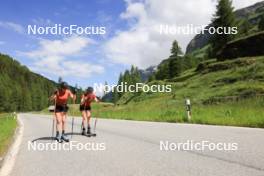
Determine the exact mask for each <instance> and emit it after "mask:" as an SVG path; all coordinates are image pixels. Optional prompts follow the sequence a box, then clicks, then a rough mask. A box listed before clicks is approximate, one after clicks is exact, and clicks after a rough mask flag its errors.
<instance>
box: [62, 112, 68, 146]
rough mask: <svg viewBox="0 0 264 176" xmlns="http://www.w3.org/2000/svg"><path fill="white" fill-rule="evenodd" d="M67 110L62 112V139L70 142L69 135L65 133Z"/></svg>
mask: <svg viewBox="0 0 264 176" xmlns="http://www.w3.org/2000/svg"><path fill="white" fill-rule="evenodd" d="M66 117H67V116H66V112H63V113H62V136H61V139H62V140H64V141H65V142H69V139H68V137H67V136H66V135H65V129H66V123H67V122H66Z"/></svg>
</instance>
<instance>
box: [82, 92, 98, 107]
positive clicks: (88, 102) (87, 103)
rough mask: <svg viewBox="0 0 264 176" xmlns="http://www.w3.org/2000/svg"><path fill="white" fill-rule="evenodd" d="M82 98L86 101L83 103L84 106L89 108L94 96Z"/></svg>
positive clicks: (88, 95) (83, 96) (89, 95)
mask: <svg viewBox="0 0 264 176" xmlns="http://www.w3.org/2000/svg"><path fill="white" fill-rule="evenodd" d="M82 98H86V101H85V102H84V106H91V103H92V101H93V100H95V98H96V96H95V94H87V95H85V94H83V95H82Z"/></svg>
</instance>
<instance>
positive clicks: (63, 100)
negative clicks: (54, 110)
mask: <svg viewBox="0 0 264 176" xmlns="http://www.w3.org/2000/svg"><path fill="white" fill-rule="evenodd" d="M71 94H72V93H71V91H70V90H68V89H67V90H66V91H58V92H57V94H56V97H57V98H56V103H57V105H66V104H67V101H68V99H69V97H70V96H71Z"/></svg>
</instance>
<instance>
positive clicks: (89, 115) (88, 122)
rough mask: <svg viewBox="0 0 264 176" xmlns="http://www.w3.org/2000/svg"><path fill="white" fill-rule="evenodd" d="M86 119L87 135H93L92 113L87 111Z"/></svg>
mask: <svg viewBox="0 0 264 176" xmlns="http://www.w3.org/2000/svg"><path fill="white" fill-rule="evenodd" d="M86 117H87V129H88V130H87V133H91V130H90V129H91V125H90V121H91V111H90V110H88V111H86Z"/></svg>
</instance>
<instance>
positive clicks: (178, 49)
mask: <svg viewBox="0 0 264 176" xmlns="http://www.w3.org/2000/svg"><path fill="white" fill-rule="evenodd" d="M181 54H182V50H181V47H180V46H179V44H178V42H177V40H174V41H173V43H172V47H171V56H173V57H177V56H179V55H181Z"/></svg>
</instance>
